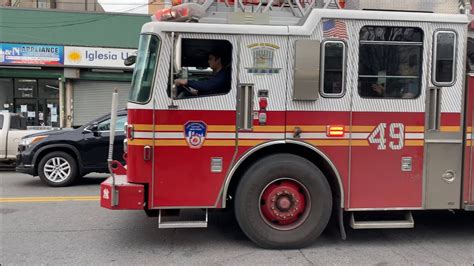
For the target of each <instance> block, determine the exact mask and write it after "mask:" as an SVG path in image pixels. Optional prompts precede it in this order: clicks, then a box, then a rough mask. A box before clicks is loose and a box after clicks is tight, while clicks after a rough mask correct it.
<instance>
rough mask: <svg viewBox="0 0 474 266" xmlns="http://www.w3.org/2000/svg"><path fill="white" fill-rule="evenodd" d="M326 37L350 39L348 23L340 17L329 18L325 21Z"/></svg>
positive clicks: (324, 30) (324, 31)
mask: <svg viewBox="0 0 474 266" xmlns="http://www.w3.org/2000/svg"><path fill="white" fill-rule="evenodd" d="M323 36H324V38H338V39H348V37H347V28H346V23H344V22H343V21H341V20H338V19H328V20H325V21H324V22H323Z"/></svg>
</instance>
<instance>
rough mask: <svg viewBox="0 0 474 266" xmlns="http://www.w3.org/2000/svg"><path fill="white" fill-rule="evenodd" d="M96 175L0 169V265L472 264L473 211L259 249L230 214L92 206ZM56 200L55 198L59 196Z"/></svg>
mask: <svg viewBox="0 0 474 266" xmlns="http://www.w3.org/2000/svg"><path fill="white" fill-rule="evenodd" d="M102 180H103V179H102V178H96V177H93V178H86V179H84V180H82V181H81V183H79V184H78V185H76V186H73V187H67V188H50V187H47V186H45V185H43V184H42V183H41V182H40V180H39V178H32V177H30V176H28V175H23V174H16V173H13V172H0V185H1V186H0V227H1V228H0V237H1V242H0V243H1V246H0V254H1V258H0V263H1V265H8V264H28V265H30V264H58V265H63V264H76V265H77V264H105V263H107V264H120V265H122V264H155V265H158V264H159V265H165V264H187V265H197V264H200V265H209V264H212V265H228V264H230V265H262V264H265V265H270V264H272V265H273V264H294V265H311V264H318V265H319V264H324V265H326V264H338V265H347V264H355V265H385V264H398V265H399V264H403V265H406V264H416V265H418V264H437V265H440V264H441V265H447V264H461V265H473V264H474V213H459V214H456V215H454V214H451V213H449V212H430V213H418V214H415V222H416V228H415V229H386V230H357V231H356V230H351V229H349V228H348V229H347V233H348V239H347V240H345V241H343V240H341V239H340V237H339V234H338V232H337V230H335V229H334V228H329V229H328V230H326V232H324V233H323V235H322V236H321V237H320V238H319V240H318V241H317V242H316V243H314V245H312V246H311V247H309V248H306V249H301V250H263V249H260V248H258V247H256V246H254V245H253V244H252V242H250V241H249V240H248V239H247V238H246V237H245V235H244V234H243V233H242V232H241V231H240V229H239V227H238V225H237V223H236V221H235V219H234V218H233V215H232V213H231V212H223V213H221V212H219V213H212V214H211V215H210V225H209V228H207V229H178V230H174V229H166V230H163V229H158V228H157V219H156V218H148V217H147V216H146V215H145V213H144V212H142V211H109V210H106V209H102V208H101V207H100V206H99V201H98V195H99V184H100V182H101V181H102ZM59 200H62V201H59Z"/></svg>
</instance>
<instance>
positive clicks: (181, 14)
mask: <svg viewBox="0 0 474 266" xmlns="http://www.w3.org/2000/svg"><path fill="white" fill-rule="evenodd" d="M205 15H206V11H205V10H204V8H203V7H202V6H200V5H198V4H196V3H185V4H181V5H177V6H172V7H171V8H165V9H161V10H158V11H156V13H155V14H154V15H153V16H151V19H152V20H153V21H173V22H184V21H192V20H198V19H199V18H202V17H204V16H205Z"/></svg>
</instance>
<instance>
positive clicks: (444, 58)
mask: <svg viewBox="0 0 474 266" xmlns="http://www.w3.org/2000/svg"><path fill="white" fill-rule="evenodd" d="M434 42H435V43H434V45H433V47H434V51H433V56H434V58H433V76H434V79H433V84H434V85H437V86H452V85H453V84H454V82H455V71H456V69H455V66H456V64H455V60H454V58H455V55H456V49H455V47H456V33H454V32H453V31H437V32H435V37H434Z"/></svg>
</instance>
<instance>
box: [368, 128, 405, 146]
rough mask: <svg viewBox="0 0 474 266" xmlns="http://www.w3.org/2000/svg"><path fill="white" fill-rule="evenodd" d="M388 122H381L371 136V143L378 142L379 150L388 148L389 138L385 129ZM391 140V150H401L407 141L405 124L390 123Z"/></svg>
mask: <svg viewBox="0 0 474 266" xmlns="http://www.w3.org/2000/svg"><path fill="white" fill-rule="evenodd" d="M386 129H387V123H380V124H379V125H378V126H377V127H376V128H375V130H374V131H372V133H371V134H370V136H369V142H370V143H371V144H378V146H377V150H386V149H387V139H386V138H385V130H386ZM389 137H390V141H389V143H388V147H389V148H390V149H391V150H401V149H403V145H404V143H405V126H404V125H403V124H402V123H393V124H390V130H389Z"/></svg>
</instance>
